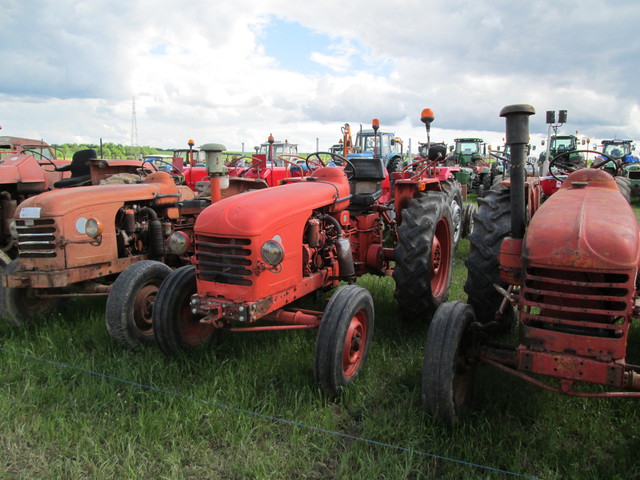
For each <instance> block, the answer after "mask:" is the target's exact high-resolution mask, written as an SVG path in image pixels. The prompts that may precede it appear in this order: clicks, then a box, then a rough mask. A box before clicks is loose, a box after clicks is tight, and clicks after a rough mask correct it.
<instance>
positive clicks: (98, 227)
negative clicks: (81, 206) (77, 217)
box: [84, 218, 104, 238]
mask: <svg viewBox="0 0 640 480" xmlns="http://www.w3.org/2000/svg"><path fill="white" fill-rule="evenodd" d="M84 232H85V233H86V234H87V235H88V236H89V237H90V238H97V237H99V236H100V235H102V232H104V225H103V224H102V222H101V221H100V220H98V219H95V218H90V219H89V220H87V223H86V224H85V226H84Z"/></svg>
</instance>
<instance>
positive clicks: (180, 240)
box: [169, 232, 191, 255]
mask: <svg viewBox="0 0 640 480" xmlns="http://www.w3.org/2000/svg"><path fill="white" fill-rule="evenodd" d="M190 246H191V239H190V238H189V236H188V235H185V234H184V233H182V232H173V233H172V234H171V236H170V237H169V250H171V253H173V254H174V255H184V253H185V252H186V251H187V250H188V249H189V247H190Z"/></svg>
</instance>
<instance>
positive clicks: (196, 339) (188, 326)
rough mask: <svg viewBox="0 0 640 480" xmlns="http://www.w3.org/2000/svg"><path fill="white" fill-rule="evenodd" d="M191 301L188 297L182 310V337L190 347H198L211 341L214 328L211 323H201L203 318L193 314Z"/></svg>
mask: <svg viewBox="0 0 640 480" xmlns="http://www.w3.org/2000/svg"><path fill="white" fill-rule="evenodd" d="M190 300H191V297H190V296H187V297H186V298H185V300H184V303H183V306H182V308H181V309H180V321H179V329H180V336H181V337H182V340H183V341H184V342H185V343H187V344H188V345H191V346H198V345H201V344H203V343H206V342H207V341H209V339H210V338H211V335H212V333H213V329H214V327H213V324H211V323H200V319H201V318H202V316H199V315H194V314H193V313H192V312H191V307H190V306H189V301H190Z"/></svg>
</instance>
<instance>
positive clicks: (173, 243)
mask: <svg viewBox="0 0 640 480" xmlns="http://www.w3.org/2000/svg"><path fill="white" fill-rule="evenodd" d="M202 150H203V151H204V152H205V155H206V157H207V164H208V166H209V167H208V175H209V177H210V179H211V180H210V181H211V182H215V183H216V185H217V186H218V187H219V188H218V192H220V196H219V197H218V198H217V199H219V198H222V197H225V196H230V195H235V194H237V193H240V192H243V191H245V190H247V189H250V188H266V186H267V185H266V183H264V182H263V181H247V180H246V179H240V180H239V181H236V180H235V179H234V178H229V177H228V176H227V175H226V173H227V172H226V168H225V167H224V165H223V164H222V160H221V158H222V151H223V150H224V147H223V146H222V145H218V144H208V145H204V146H203V147H202ZM89 165H90V169H91V173H90V176H91V181H92V183H94V184H95V185H91V186H84V187H77V188H74V189H73V190H72V191H69V190H67V189H58V190H53V191H49V192H45V193H42V194H40V195H37V196H34V197H30V198H28V199H26V200H25V201H24V202H22V203H21V204H20V205H19V207H18V208H17V209H16V215H15V225H14V227H13V230H14V231H15V232H16V233H15V241H16V244H17V251H18V258H16V259H15V260H13V261H12V262H11V263H9V265H8V266H7V267H6V269H5V272H4V276H3V278H2V283H3V286H4V306H5V309H6V312H5V317H6V318H7V319H8V320H10V321H11V322H12V323H14V324H16V325H22V324H24V323H26V322H28V321H30V320H32V319H34V318H35V317H37V316H39V315H43V314H46V313H48V312H50V311H52V310H53V309H54V308H55V306H56V305H57V304H58V303H59V301H60V300H62V299H64V298H68V297H73V296H81V295H103V296H104V295H108V298H107V310H106V321H107V327H108V329H109V332H110V333H111V335H112V336H113V338H114V339H115V340H117V341H118V342H119V343H121V344H122V345H124V346H127V347H132V348H133V347H136V346H139V345H141V344H147V343H149V342H152V341H153V332H152V330H151V308H152V307H153V302H154V300H155V296H156V293H157V290H158V287H159V286H160V283H162V280H163V279H164V277H166V276H167V274H168V273H169V272H170V271H171V268H175V267H178V266H180V265H184V264H185V263H188V262H189V260H190V257H191V253H192V250H193V248H192V245H193V244H194V243H193V235H192V231H193V225H194V222H195V219H196V217H197V216H198V214H199V213H200V212H201V211H202V210H203V209H204V208H205V207H206V206H208V205H209V204H210V203H211V198H206V197H198V198H196V197H195V194H194V192H193V191H192V190H191V189H190V188H189V187H187V186H184V185H177V184H176V181H178V182H180V181H181V180H183V177H182V176H181V175H180V174H179V173H178V172H172V173H169V172H164V171H152V169H151V167H149V166H148V164H143V163H141V162H140V161H137V162H134V164H133V165H135V168H134V167H132V163H131V161H125V160H120V161H118V160H110V161H107V160H98V159H93V160H89ZM214 167H215V168H214ZM134 172H135V173H134ZM115 174H119V175H115ZM132 178H133V179H137V182H136V183H134V184H128V185H124V184H106V185H98V184H99V183H100V181H101V180H104V179H107V181H108V182H114V181H117V182H121V181H125V182H129V181H131V179H132ZM217 199H214V201H215V200H217Z"/></svg>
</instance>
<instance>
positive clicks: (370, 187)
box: [344, 157, 386, 207]
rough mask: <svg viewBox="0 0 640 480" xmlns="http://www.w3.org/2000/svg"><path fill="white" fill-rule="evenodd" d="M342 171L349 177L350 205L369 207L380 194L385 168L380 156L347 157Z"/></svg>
mask: <svg viewBox="0 0 640 480" xmlns="http://www.w3.org/2000/svg"><path fill="white" fill-rule="evenodd" d="M347 160H348V162H347V165H346V166H345V167H344V171H345V173H346V174H347V176H349V177H351V178H350V180H349V183H350V184H351V205H354V206H357V207H369V206H371V205H373V204H374V203H375V202H376V201H377V200H378V199H379V198H380V196H381V195H382V180H384V179H385V177H386V170H385V168H384V164H383V163H382V159H381V158H371V157H349V158H348V159H347Z"/></svg>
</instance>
